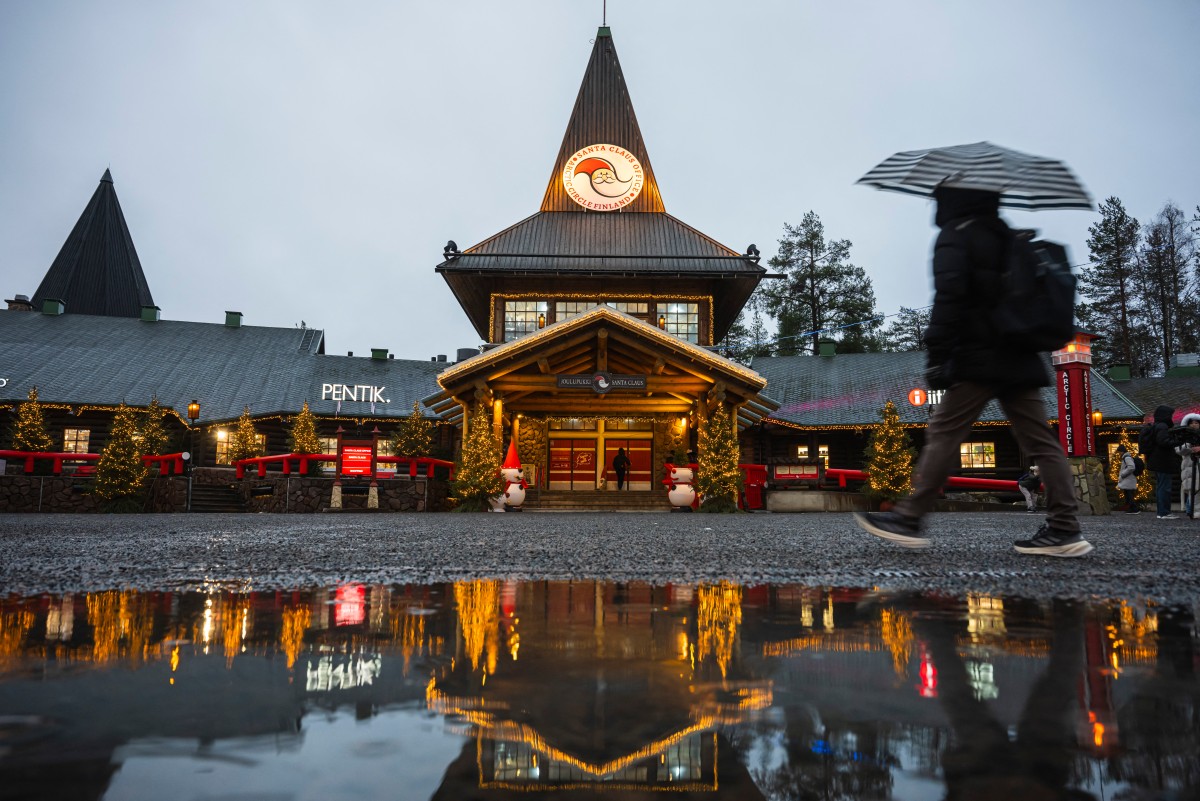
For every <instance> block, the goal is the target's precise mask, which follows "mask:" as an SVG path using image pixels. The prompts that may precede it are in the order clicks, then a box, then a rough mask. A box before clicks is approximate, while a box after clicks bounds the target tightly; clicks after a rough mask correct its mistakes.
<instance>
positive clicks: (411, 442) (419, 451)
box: [392, 402, 433, 456]
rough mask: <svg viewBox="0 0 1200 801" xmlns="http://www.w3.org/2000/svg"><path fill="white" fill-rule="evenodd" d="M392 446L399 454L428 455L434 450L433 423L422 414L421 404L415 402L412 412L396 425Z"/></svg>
mask: <svg viewBox="0 0 1200 801" xmlns="http://www.w3.org/2000/svg"><path fill="white" fill-rule="evenodd" d="M392 447H393V448H394V449H395V453H396V455H397V456H428V455H429V453H430V452H431V451H432V450H433V423H431V422H429V421H428V420H426V419H425V416H424V415H423V414H421V404H420V403H419V402H414V403H413V410H412V414H410V415H409V416H408V417H405V418H404V419H403V420H401V421H400V424H399V425H398V426H396V433H395V434H393V435H392Z"/></svg>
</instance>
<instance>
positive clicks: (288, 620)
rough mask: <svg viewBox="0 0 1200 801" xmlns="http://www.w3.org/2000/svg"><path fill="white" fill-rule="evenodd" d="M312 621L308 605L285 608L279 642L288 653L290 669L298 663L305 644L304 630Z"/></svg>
mask: <svg viewBox="0 0 1200 801" xmlns="http://www.w3.org/2000/svg"><path fill="white" fill-rule="evenodd" d="M311 621H312V611H311V610H310V609H309V608H308V607H307V606H296V607H291V608H285V609H284V610H283V631H282V632H281V633H280V635H279V643H280V645H282V646H283V652H284V653H285V654H286V655H287V666H288V670H291V669H292V666H293V665H295V664H296V658H297V657H298V656H299V655H300V649H301V648H302V647H303V645H304V632H305V631H307V630H308V624H309V623H310V622H311Z"/></svg>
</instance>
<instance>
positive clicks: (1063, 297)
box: [991, 229, 1075, 353]
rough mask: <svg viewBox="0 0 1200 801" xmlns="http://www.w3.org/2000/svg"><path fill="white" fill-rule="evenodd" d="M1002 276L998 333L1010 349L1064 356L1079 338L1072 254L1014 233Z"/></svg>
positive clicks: (994, 318)
mask: <svg viewBox="0 0 1200 801" xmlns="http://www.w3.org/2000/svg"><path fill="white" fill-rule="evenodd" d="M1012 233H1013V236H1012V239H1011V240H1010V241H1009V247H1008V254H1007V256H1006V257H1005V265H1004V272H1003V273H1001V275H1000V299H999V300H998V301H997V303H996V306H995V308H993V309H992V312H991V321H992V328H993V329H994V330H995V332H996V334H997V335H998V336H999V337H1001V338H1003V340H1004V341H1005V344H1006V346H1012V347H1015V348H1018V349H1020V350H1023V351H1036V352H1039V353H1040V352H1042V351H1049V350H1058V349H1059V348H1061V347H1062V346H1063V345H1065V344H1066V343H1067V341H1068V340H1070V339H1071V338H1072V337H1074V336H1075V276H1074V275H1073V274H1072V273H1071V263H1070V261H1069V260H1068V258H1067V249H1066V248H1065V247H1063V246H1062V245H1060V244H1058V243H1057V242H1047V241H1045V240H1041V239H1034V238H1033V237H1034V235H1035V234H1036V232H1035V231H1030V230H1022V229H1014V230H1013V232H1012Z"/></svg>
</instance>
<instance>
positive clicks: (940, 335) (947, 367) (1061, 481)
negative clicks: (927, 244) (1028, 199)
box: [855, 186, 1092, 557]
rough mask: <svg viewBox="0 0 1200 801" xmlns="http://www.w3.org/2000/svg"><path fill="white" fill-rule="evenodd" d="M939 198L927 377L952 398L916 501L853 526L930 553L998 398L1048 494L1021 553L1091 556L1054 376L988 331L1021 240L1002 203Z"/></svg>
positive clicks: (940, 194) (964, 195)
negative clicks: (933, 516)
mask: <svg viewBox="0 0 1200 801" xmlns="http://www.w3.org/2000/svg"><path fill="white" fill-rule="evenodd" d="M933 196H934V200H935V201H936V203H937V212H936V216H935V218H934V222H935V224H936V225H937V226H938V227H939V228H940V229H941V231H940V233H939V234H938V237H937V242H936V244H935V245H934V251H933V284H934V298H933V309H932V310H931V311H930V317H929V328H928V329H927V330H926V332H925V344H926V346H927V347H928V357H927V358H928V369H927V371H926V374H925V375H926V380H927V381H928V383H929V388H930V389H935V390H936V389H944V390H946V392H945V394H944V395H943V396H942V400H941V402H940V403H939V404H938V406H937V411H935V412H934V413H933V417H932V418H931V419H930V421H929V428H928V431H927V434H926V442H925V447H924V449H922V451H921V455H920V457H919V459H918V462H917V469H916V472H915V474H914V476H913V490H912V493H911V494H910V495H909V496H908V497H906V498H902V499H900V501H898V502H897V503H896V505H895V506H894V507H893V508H892V509H891V510H889V511H887V512H867V513H856V514H855V520H856V522H857V523H858V525H859V526H861V527H862V528H863V529H865V530H866V531H867V532H869V533H871V534H873V535H875V536H876V537H880V538H881V539H885V540H888V541H890V542H893V543H896V544H898V545H901V546H903V547H906V548H928V547H929V539H928V538H927V537H925V536H924V535H923V533H922V527H921V522H922V519H923V518H924V517H925V515H926V513H928V512H929V511H930V509H932V508H933V502H934V501H935V500H936V499H937V497H938V494H939V493H940V492H941V489H942V486H943V485H944V484H945V483H946V478H947V477H948V476H949V475H950V471H951V470H952V469H953V468H955V467H957V466H958V464H959V445H960V444H961V443H962V441H963V439H964V438H965V437H966V435H967V434H968V433H969V432H970V430H971V425H972V424H973V423H974V422H975V420H976V419H977V418H978V417H979V415H980V413H981V412H982V411H983V408H984V406H985V405H987V403H988V402H989V401H990V400H991V399H992V398H996V399H997V400H998V401H999V402H1000V407H1001V409H1003V411H1004V415H1005V417H1007V418H1008V420H1009V422H1010V423H1011V424H1012V429H1013V434H1014V435H1015V436H1016V438H1017V444H1018V445H1019V446H1020V448H1021V450H1022V451H1023V452H1024V453H1026V454H1028V455H1029V456H1030V457H1031V459H1032V460H1033V462H1034V463H1035V464H1037V466H1038V468H1039V469H1040V471H1041V476H1042V484H1043V486H1044V487H1045V493H1046V522H1045V523H1043V524H1042V526H1041V527H1040V528H1039V529H1038V531H1037V532H1036V533H1035V534H1034V535H1033V536H1032V537H1031V538H1029V539H1027V540H1018V541H1016V542H1014V543H1013V547H1014V548H1015V549H1016V551H1017V552H1018V553H1023V554H1039V555H1043V556H1059V557H1075V556H1083V555H1084V554H1086V553H1089V552H1090V551H1091V550H1092V545H1091V543H1089V542H1088V541H1087V540H1085V539H1084V538H1083V535H1082V534H1081V533H1080V529H1079V520H1078V518H1077V517H1076V515H1075V509H1076V505H1077V501H1076V499H1075V490H1074V486H1073V484H1072V481H1071V468H1070V466H1069V465H1068V464H1067V457H1066V455H1065V454H1064V453H1063V449H1062V446H1061V445H1059V442H1058V437H1056V436H1055V435H1054V433H1053V432H1052V431H1051V430H1050V427H1049V425H1047V424H1046V419H1047V417H1046V408H1045V404H1044V403H1043V402H1042V394H1041V388H1042V387H1045V386H1049V385H1050V374H1049V372H1048V371H1047V369H1046V365H1045V361H1044V360H1043V357H1042V355H1041V354H1039V353H1036V352H1034V351H1031V350H1024V349H1021V348H1016V347H1013V346H1012V344H1011V343H1008V342H1005V341H1003V340H1001V339H1000V338H999V337H997V336H996V333H995V331H994V330H992V327H991V325H990V324H989V322H988V320H989V314H988V312H989V311H990V308H991V306H992V305H993V304H994V303H995V298H996V297H997V296H998V295H999V294H1000V280H1001V273H1002V271H1003V270H1004V269H1005V263H1006V260H1007V259H1006V256H1007V253H1008V250H1009V248H1010V247H1011V246H1012V242H1013V239H1014V237H1013V232H1012V231H1011V230H1010V229H1009V227H1008V225H1006V224H1005V222H1004V220H1002V219H1001V218H1000V214H999V211H1000V195H999V193H997V192H988V191H983V190H976V189H961V188H957V187H946V186H939V187H938V188H937V189H935V190H934V195H933Z"/></svg>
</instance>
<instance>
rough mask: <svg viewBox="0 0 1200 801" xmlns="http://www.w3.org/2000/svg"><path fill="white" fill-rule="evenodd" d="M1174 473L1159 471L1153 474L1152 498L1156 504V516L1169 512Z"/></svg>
mask: <svg viewBox="0 0 1200 801" xmlns="http://www.w3.org/2000/svg"><path fill="white" fill-rule="evenodd" d="M1174 483H1175V474H1174V473H1159V472H1155V474H1154V500H1155V502H1156V503H1157V505H1158V516H1159V517H1162V516H1163V515H1169V514H1171V495H1172V494H1173V493H1172V492H1171V490H1172V489H1174V486H1173V485H1174Z"/></svg>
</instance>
